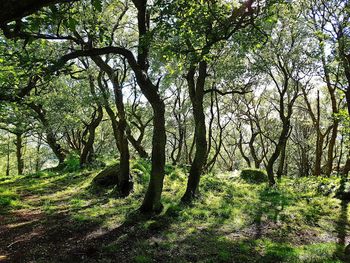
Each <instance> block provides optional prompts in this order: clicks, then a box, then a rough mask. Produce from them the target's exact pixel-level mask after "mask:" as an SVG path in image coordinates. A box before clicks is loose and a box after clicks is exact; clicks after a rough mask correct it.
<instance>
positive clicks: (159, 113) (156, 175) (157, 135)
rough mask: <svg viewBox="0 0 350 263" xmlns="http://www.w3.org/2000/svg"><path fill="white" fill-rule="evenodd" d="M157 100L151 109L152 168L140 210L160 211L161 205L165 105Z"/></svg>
mask: <svg viewBox="0 0 350 263" xmlns="http://www.w3.org/2000/svg"><path fill="white" fill-rule="evenodd" d="M157 100H158V101H155V102H154V101H152V100H149V101H150V102H151V105H152V109H153V114H154V118H153V137H152V170H151V178H150V182H149V185H148V188H147V192H146V195H145V198H144V200H143V203H142V205H141V207H140V211H141V212H145V213H148V212H152V211H154V212H160V211H161V210H162V209H163V205H162V204H161V202H160V199H161V194H162V190H163V180H164V175H165V172H164V168H165V144H166V133H165V105H164V102H163V101H162V100H161V99H160V98H158V99H157Z"/></svg>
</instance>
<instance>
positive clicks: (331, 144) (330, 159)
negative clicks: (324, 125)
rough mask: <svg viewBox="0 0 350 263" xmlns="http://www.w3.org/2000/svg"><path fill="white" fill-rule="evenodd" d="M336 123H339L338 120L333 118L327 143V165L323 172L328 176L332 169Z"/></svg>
mask: <svg viewBox="0 0 350 263" xmlns="http://www.w3.org/2000/svg"><path fill="white" fill-rule="evenodd" d="M338 124H339V122H338V120H334V124H333V128H332V135H331V139H330V141H329V144H328V154H327V165H326V170H325V174H326V175H327V176H330V175H331V173H332V170H333V161H334V148H335V144H336V140H337V134H338Z"/></svg>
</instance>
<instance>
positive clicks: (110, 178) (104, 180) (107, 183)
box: [92, 164, 119, 188]
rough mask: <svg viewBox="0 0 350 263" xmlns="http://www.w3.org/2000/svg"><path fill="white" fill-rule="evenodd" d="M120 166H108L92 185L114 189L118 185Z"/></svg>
mask: <svg viewBox="0 0 350 263" xmlns="http://www.w3.org/2000/svg"><path fill="white" fill-rule="evenodd" d="M118 174H119V164H115V165H112V166H108V167H107V168H106V169H104V170H102V171H101V172H100V173H99V174H98V175H96V176H95V178H94V179H93V180H92V185H93V186H97V187H104V188H105V187H113V186H115V185H116V184H117V183H118Z"/></svg>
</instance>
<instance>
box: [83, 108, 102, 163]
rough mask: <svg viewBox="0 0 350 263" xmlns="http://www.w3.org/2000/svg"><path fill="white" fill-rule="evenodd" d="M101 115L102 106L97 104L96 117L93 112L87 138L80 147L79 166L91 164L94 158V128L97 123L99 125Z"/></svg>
mask: <svg viewBox="0 0 350 263" xmlns="http://www.w3.org/2000/svg"><path fill="white" fill-rule="evenodd" d="M102 117H103V110H102V107H101V106H99V107H98V109H97V117H96V112H95V113H94V114H93V119H92V121H91V123H90V124H89V125H88V127H87V130H88V134H89V135H88V139H87V141H86V142H85V143H84V147H83V149H82V152H81V155H80V166H81V167H83V166H84V165H87V164H91V163H92V161H93V159H94V147H93V145H94V142H95V133H96V128H97V127H98V125H100V123H101V121H102Z"/></svg>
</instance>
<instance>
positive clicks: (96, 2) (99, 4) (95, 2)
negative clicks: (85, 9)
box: [92, 0, 102, 12]
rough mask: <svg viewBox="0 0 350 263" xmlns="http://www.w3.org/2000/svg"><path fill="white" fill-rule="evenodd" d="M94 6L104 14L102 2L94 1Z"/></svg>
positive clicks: (99, 0) (100, 0)
mask: <svg viewBox="0 0 350 263" xmlns="http://www.w3.org/2000/svg"><path fill="white" fill-rule="evenodd" d="M92 5H93V7H94V8H95V9H96V10H97V11H99V12H102V0H92Z"/></svg>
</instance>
